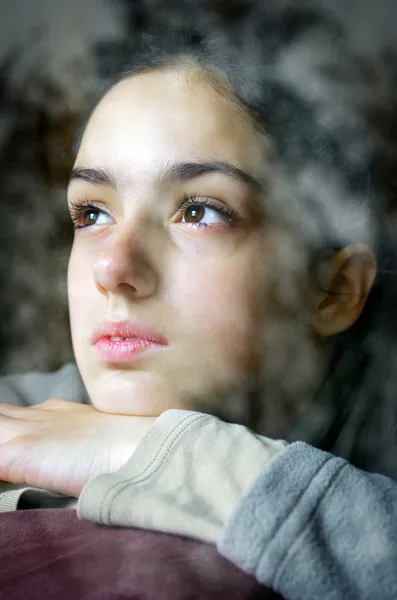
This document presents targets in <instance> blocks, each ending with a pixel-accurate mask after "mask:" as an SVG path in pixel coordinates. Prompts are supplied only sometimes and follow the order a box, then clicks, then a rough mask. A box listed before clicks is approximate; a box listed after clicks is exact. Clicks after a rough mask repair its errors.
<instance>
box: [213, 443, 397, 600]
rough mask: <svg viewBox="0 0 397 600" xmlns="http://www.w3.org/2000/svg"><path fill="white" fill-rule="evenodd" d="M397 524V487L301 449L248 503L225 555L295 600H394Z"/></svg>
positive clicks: (233, 524) (226, 538) (279, 459)
mask: <svg viewBox="0 0 397 600" xmlns="http://www.w3.org/2000/svg"><path fill="white" fill-rule="evenodd" d="M396 523H397V483H396V482H394V481H393V480H391V479H388V478H387V477H384V476H382V475H376V474H370V473H366V472H363V471H360V470H359V469H356V468H354V467H352V466H351V465H350V464H349V463H347V462H346V461H344V460H342V459H340V458H335V457H333V456H331V455H330V454H327V453H325V452H322V451H320V450H317V449H315V448H313V447H311V446H308V445H306V444H304V443H302V442H296V443H294V444H292V445H291V446H289V447H288V449H287V450H286V451H285V452H283V453H281V454H280V455H278V456H275V457H274V458H273V459H272V460H271V461H270V462H269V464H268V465H267V467H266V468H265V469H264V471H263V473H262V475H261V476H259V478H258V479H257V480H256V481H255V482H254V484H253V485H252V486H251V487H250V489H249V490H248V491H246V493H245V494H244V495H243V497H242V498H241V500H240V502H239V503H238V505H237V506H236V508H235V510H234V512H233V514H232V515H231V516H230V518H229V519H228V521H227V523H226V526H225V528H224V531H223V535H222V537H221V539H220V541H219V543H218V549H219V550H220V552H221V553H222V554H223V555H224V556H226V557H227V558H228V559H229V560H231V561H232V562H234V563H235V564H236V565H238V566H239V567H240V568H242V569H243V570H244V571H246V572H248V573H252V574H254V575H255V576H256V578H257V579H258V580H259V581H260V582H261V583H263V584H265V585H267V586H269V587H272V588H273V589H275V590H277V591H278V592H280V593H281V594H282V595H283V596H285V597H286V598H288V599H289V600H318V599H319V598H321V599H322V600H340V599H341V598H349V600H366V599H368V600H370V599H371V600H372V599H373V598H379V599H382V600H386V599H392V598H397V525H396Z"/></svg>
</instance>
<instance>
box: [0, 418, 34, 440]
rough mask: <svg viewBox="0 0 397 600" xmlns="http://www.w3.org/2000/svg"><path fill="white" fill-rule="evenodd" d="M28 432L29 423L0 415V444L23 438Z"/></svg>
mask: <svg viewBox="0 0 397 600" xmlns="http://www.w3.org/2000/svg"><path fill="white" fill-rule="evenodd" d="M29 431H30V428H29V423H27V422H26V421H25V420H24V419H15V418H12V417H5V416H4V415H0V444H4V443H5V442H9V441H10V440H14V439H17V438H20V437H23V436H25V435H26V434H27V433H29Z"/></svg>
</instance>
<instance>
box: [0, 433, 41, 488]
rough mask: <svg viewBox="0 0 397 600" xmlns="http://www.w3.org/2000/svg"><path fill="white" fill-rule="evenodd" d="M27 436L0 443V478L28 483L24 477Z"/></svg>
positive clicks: (27, 444) (29, 441)
mask: <svg viewBox="0 0 397 600" xmlns="http://www.w3.org/2000/svg"><path fill="white" fill-rule="evenodd" d="M31 443H32V442H31V440H30V438H29V436H25V437H24V438H21V439H14V440H10V441H8V442H6V443H2V444H0V480H3V481H8V482H10V483H26V484H28V485H34V484H30V483H29V482H28V481H27V478H26V463H27V460H28V457H29V455H30V454H31V453H30V452H28V451H27V450H28V448H29V444H31Z"/></svg>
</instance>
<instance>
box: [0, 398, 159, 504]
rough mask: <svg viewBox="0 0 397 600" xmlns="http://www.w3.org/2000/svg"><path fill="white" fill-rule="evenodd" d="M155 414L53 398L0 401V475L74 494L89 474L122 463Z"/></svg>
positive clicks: (86, 480) (18, 481)
mask: <svg viewBox="0 0 397 600" xmlns="http://www.w3.org/2000/svg"><path fill="white" fill-rule="evenodd" d="M155 420H156V419H155V417H132V416H124V415H112V414H108V413H102V412H99V411H97V410H96V409H95V408H93V407H92V406H86V405H81V404H75V403H74V402H67V401H65V400H59V399H52V400H48V401H47V402H44V403H43V404H40V405H37V406H33V407H29V408H23V407H20V406H14V405H12V404H1V403H0V480H3V481H8V482H11V483H26V484H27V485H32V486H36V487H39V488H44V489H46V490H50V491H53V492H59V493H61V494H65V495H67V496H74V497H76V498H77V497H78V496H79V494H80V492H81V490H82V489H83V487H84V485H85V484H86V483H87V482H88V481H89V480H90V479H92V478H94V477H96V476H97V475H100V474H102V473H109V472H112V471H116V470H117V469H119V468H120V467H122V466H123V465H124V464H125V463H126V462H127V460H128V459H129V458H130V457H131V455H132V454H133V452H134V451H135V449H136V447H137V446H138V444H139V442H140V441H141V439H142V438H143V436H144V435H145V433H146V432H147V431H148V429H149V428H150V426H151V425H152V423H153V422H154V421H155Z"/></svg>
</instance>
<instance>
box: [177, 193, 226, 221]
mask: <svg viewBox="0 0 397 600" xmlns="http://www.w3.org/2000/svg"><path fill="white" fill-rule="evenodd" d="M178 215H179V219H178V222H179V223H186V224H189V225H191V226H195V227H208V226H211V225H222V224H224V225H231V224H232V222H233V218H234V211H232V210H231V209H230V208H227V207H226V206H224V205H223V204H221V203H220V202H218V201H217V200H213V199H210V198H189V199H187V200H185V201H184V202H183V203H182V205H181V206H180V208H179V210H178Z"/></svg>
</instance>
